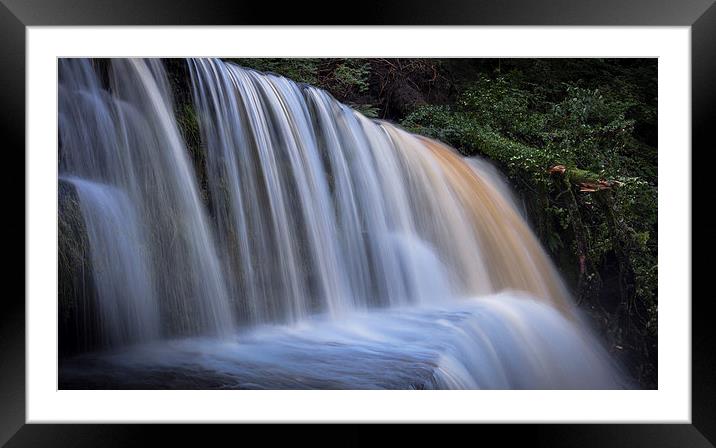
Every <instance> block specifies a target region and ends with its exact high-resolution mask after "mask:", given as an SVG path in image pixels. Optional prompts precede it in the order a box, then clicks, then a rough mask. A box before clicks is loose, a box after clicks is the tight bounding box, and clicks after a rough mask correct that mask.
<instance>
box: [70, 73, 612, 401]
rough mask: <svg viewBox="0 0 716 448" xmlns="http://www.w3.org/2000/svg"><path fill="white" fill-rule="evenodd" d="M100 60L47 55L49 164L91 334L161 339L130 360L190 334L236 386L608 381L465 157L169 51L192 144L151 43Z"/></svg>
mask: <svg viewBox="0 0 716 448" xmlns="http://www.w3.org/2000/svg"><path fill="white" fill-rule="evenodd" d="M102 62H103V63H105V65H104V66H103V67H101V68H102V69H100V67H98V62H97V61H89V60H80V59H61V60H60V72H59V79H60V86H59V88H60V102H59V116H60V119H59V128H60V141H61V157H60V174H61V178H62V179H64V180H66V181H67V182H69V183H71V184H72V185H73V186H74V188H75V189H76V191H77V196H78V199H79V202H80V204H81V212H82V216H83V219H84V222H85V227H86V229H87V233H88V244H89V253H90V255H91V270H92V275H93V278H94V287H95V290H96V291H95V295H96V297H97V299H96V300H97V303H98V310H99V316H98V318H99V319H101V321H102V322H103V324H102V325H101V327H100V330H99V331H101V332H102V333H103V334H102V335H101V339H102V341H104V342H105V345H108V346H110V345H113V346H116V345H120V346H121V345H124V344H127V343H137V342H143V343H148V342H150V341H157V340H164V341H174V342H171V344H174V345H172V347H173V348H172V355H171V356H169V355H167V356H164V357H162V356H157V354H156V353H155V352H153V351H152V350H155V349H156V345H147V346H144V348H142V349H136V350H135V351H133V352H132V353H134V355H133V356H135V358H134V359H135V365H136V362H139V361H137V359H143V360H144V361H143V362H146V363H148V364H151V365H153V366H154V367H157V365H158V364H157V363H160V364H161V362H160V361H158V359H159V358H162V359H165V361H166V360H167V359H169V360H172V361H166V362H170V364H171V365H173V366H174V368H177V366H178V365H183V366H186V365H187V362H188V361H187V360H186V359H184V358H183V357H182V353H184V354H186V355H187V356H193V355H191V354H192V353H197V351H198V352H201V353H204V354H205V357H206V359H207V360H209V359H211V360H212V361H206V362H207V363H209V364H210V365H211V366H210V367H209V366H208V365H207V366H205V367H206V369H209V370H211V371H212V372H214V374H216V375H218V374H219V373H216V372H220V374H221V375H227V376H228V377H230V378H234V379H235V381H237V386H236V387H265V384H264V383H262V381H268V380H266V378H271V380H270V381H273V382H269V383H268V384H269V385H270V386H271V387H275V388H301V387H323V388H325V387H328V388H330V387H336V388H343V387H348V388H351V387H355V388H364V387H365V388H380V387H391V388H392V387H405V386H406V385H408V386H409V387H420V388H426V387H428V388H429V387H438V388H482V387H487V388H507V387H516V388H522V387H537V388H544V387H584V388H589V387H606V388H608V387H618V385H620V384H622V382H621V380H619V376H618V375H617V374H616V373H615V370H614V369H613V367H612V365H611V362H610V361H609V359H608V355H607V354H606V353H605V352H604V351H603V349H601V348H600V347H599V343H598V342H597V341H596V340H595V339H594V338H592V336H590V334H589V331H588V330H587V329H585V328H584V327H585V325H584V323H583V322H582V320H581V318H580V316H579V313H578V312H577V311H576V309H575V307H574V306H573V304H572V302H571V300H570V298H569V294H568V293H567V291H566V289H565V287H564V285H563V283H562V281H561V279H560V278H559V275H558V273H557V272H556V270H555V268H554V266H553V265H552V263H551V261H550V260H549V257H548V256H547V254H546V253H545V251H544V250H543V249H542V247H541V245H540V244H539V242H538V240H537V239H536V238H535V236H534V235H533V233H532V232H531V230H530V229H529V226H528V225H527V223H526V222H525V220H524V218H523V217H522V216H521V215H520V213H519V211H518V209H517V207H516V206H515V204H514V203H513V201H512V197H511V193H510V190H509V188H508V187H507V186H506V184H505V183H504V182H503V181H502V180H501V179H500V178H499V176H498V175H496V174H495V173H494V172H493V171H492V170H491V169H489V168H487V167H486V166H485V164H484V162H481V161H479V160H470V159H466V158H464V157H461V156H460V155H459V154H458V153H457V152H456V151H455V150H454V149H452V148H449V147H447V146H445V145H444V144H442V143H440V142H437V141H434V140H430V139H426V138H423V137H419V136H416V135H412V134H410V133H407V132H405V131H404V130H402V129H400V128H399V127H397V126H395V125H393V124H390V123H388V122H384V121H376V120H370V119H368V118H366V117H364V116H362V115H361V114H360V113H358V112H356V111H354V110H352V109H351V108H349V107H348V106H346V105H343V104H341V103H340V102H338V101H336V100H335V99H334V98H333V97H331V96H330V95H329V94H328V93H327V92H325V91H322V90H320V89H317V88H315V87H312V86H308V85H302V84H298V83H295V82H293V81H291V80H288V79H286V78H283V77H281V76H277V75H274V74H266V73H260V72H257V71H253V70H249V69H245V68H242V67H239V66H237V65H234V64H231V63H227V62H224V61H221V60H219V59H189V60H187V61H186V64H187V66H188V74H189V81H188V82H189V84H190V96H191V107H192V108H193V109H194V111H195V113H196V117H197V120H198V128H199V131H200V135H201V146H200V148H198V149H193V151H199V153H198V154H193V156H194V157H193V159H192V157H190V150H189V148H188V145H187V143H186V142H185V141H184V139H183V137H182V134H181V132H180V129H179V126H178V124H177V118H176V113H177V112H176V111H175V105H174V100H173V97H172V91H171V89H170V84H169V81H168V78H167V74H166V73H165V70H164V68H163V66H162V63H161V61H159V60H156V59H150V60H134V59H113V60H110V61H102ZM104 74H106V76H105V78H106V79H103V78H102V75H104ZM192 160H194V162H195V163H192ZM197 160H199V162H196V161H197ZM199 179H203V181H202V182H200V181H199ZM87 300H89V299H87ZM350 329H356V331H355V332H351V331H350ZM197 336H201V337H212V338H213V337H216V336H219V337H223V338H225V339H224V340H228V341H232V344H238V346H237V345H232V346H231V348H228V346H226V345H217V343H208V342H205V341H204V342H201V343H200V342H199V340H197V339H191V338H194V337H197ZM187 337H189V338H190V339H181V338H187ZM236 338H238V340H237V339H236ZM180 340H181V341H183V342H177V341H180ZM192 341H193V342H192ZM418 341H421V342H418ZM195 344H209V345H200V346H199V347H200V348H197V345H195ZM162 347H164V348H163V349H162V350H165V349H166V345H162ZM219 347H221V350H220V351H217V350H219ZM336 347H339V348H336ZM163 353H165V355H166V352H165V351H163ZM144 356H146V357H144ZM137 357H138V358H137ZM113 359H114V361H112V362H114V363H115V364H113V365H114V367H113V368H117V365H120V366H121V365H122V364H121V363H120V364H116V363H118V362H120V361H118V360H121V359H124V358H121V357H120V358H113ZM311 360H312V361H311ZM330 360H333V363H330V362H329V361H330ZM125 361H126V360H125ZM165 361H162V362H165ZM107 362H109V361H107ZM311 362H315V363H317V364H315V365H318V364H320V365H323V366H324V367H325V369H324V372H323V373H319V372H316V371H315V365H313V364H310V363H311ZM411 362H412V364H411ZM172 363H173V364H172ZM336 363H337V364H340V366H338V365H337V364H336ZM140 364H141V362H140ZM252 365H254V366H257V367H255V368H254V369H253V370H252V368H251V367H250V366H252ZM401 365H402V366H403V367H402V369H403V370H400V369H401V367H399V366H401ZM247 366H248V367H247ZM267 366H271V367H270V368H269V367H267ZM386 366H388V367H389V370H391V371H394V372H395V373H394V374H393V376H391V377H390V378H387V379H384V381H383V382H381V381H382V380H381V381H378V380H375V378H374V376H375V375H376V374H378V373H377V372H375V371H373V372H368V370H369V369H386ZM157 368H158V367H157ZM267 369H268V370H267ZM272 369H273V370H272ZM277 369H278V370H277ZM81 370H82V369H74V370H73V369H71V368H68V369H65V370H64V371H65V372H66V375H67V376H68V377H73V378H78V375H80V376H81V375H86V372H85V373H84V374H82V373H81V372H80V371H81ZM69 372H72V373H69ZM262 372H263V373H262ZM266 372H270V373H266ZM277 372H278V373H277ZM361 372H363V373H361ZM426 372H427V373H426ZM261 374H266V375H267V376H266V378H264V379H263V380H262V379H261ZM133 375H135V376H136V375H139V376H141V374H139V373H137V372H136V371H134V372H133ZM322 375H323V376H325V377H323V376H322ZM331 375H333V376H331ZM361 375H363V376H361ZM401 375H402V376H401ZM411 375H413V376H414V378H412V379H410V378H409V377H410V376H411ZM304 377H305V378H306V380H305V382H303V383H302V382H300V381H299V380H296V381H299V382H298V383H292V382H291V380H290V378H293V379H296V378H304ZM346 378H350V379H352V380H351V381H352V383H351V382H345V383H343V382H342V381H344V380H346ZM367 378H373V380H375V381H373V380H368V379H367ZM85 379H86V380H87V378H86V377H85ZM118 381H119V380H118ZM148 381H149V380H148ZM232 381H233V380H232ZM346 381H347V380H346ZM371 381H372V382H371ZM401 381H402V382H401ZM72 384H74V383H72ZM239 384H240V386H239ZM262 384H264V385H263V386H262Z"/></svg>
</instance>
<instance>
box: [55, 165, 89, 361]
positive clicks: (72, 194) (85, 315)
mask: <svg viewBox="0 0 716 448" xmlns="http://www.w3.org/2000/svg"><path fill="white" fill-rule="evenodd" d="M57 207H58V208H57V210H58V213H57V245H58V246H57V278H58V301H59V302H58V305H59V322H58V325H59V344H60V346H59V350H60V355H68V354H72V353H75V352H77V351H83V350H86V349H90V348H92V347H94V346H95V344H96V342H95V341H93V340H92V334H96V332H94V331H88V328H87V326H88V325H90V326H91V325H92V323H93V322H95V319H93V318H92V316H93V314H94V310H93V305H92V303H93V297H92V294H93V293H92V291H93V290H94V288H93V287H92V275H91V270H90V266H91V263H90V261H89V241H88V239H87V233H86V230H85V226H84V221H83V219H82V212H81V210H80V204H79V199H78V197H77V192H76V191H75V189H74V187H73V186H72V184H70V183H69V182H67V181H65V180H62V179H60V180H59V181H58V185H57Z"/></svg>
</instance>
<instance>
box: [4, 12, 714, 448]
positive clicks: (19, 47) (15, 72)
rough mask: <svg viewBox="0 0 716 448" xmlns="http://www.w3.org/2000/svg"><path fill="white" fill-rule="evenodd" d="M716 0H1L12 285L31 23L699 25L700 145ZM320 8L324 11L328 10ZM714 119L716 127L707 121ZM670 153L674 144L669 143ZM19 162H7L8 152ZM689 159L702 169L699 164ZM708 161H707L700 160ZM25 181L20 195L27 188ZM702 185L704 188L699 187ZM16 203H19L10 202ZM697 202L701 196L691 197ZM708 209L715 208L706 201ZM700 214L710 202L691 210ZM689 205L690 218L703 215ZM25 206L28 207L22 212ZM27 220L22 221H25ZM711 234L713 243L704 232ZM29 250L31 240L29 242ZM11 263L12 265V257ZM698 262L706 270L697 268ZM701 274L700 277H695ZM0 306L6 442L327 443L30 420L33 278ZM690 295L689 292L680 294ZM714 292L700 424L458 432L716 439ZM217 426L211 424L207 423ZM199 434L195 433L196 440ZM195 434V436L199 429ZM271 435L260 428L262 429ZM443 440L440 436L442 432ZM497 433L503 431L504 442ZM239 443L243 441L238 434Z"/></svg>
mask: <svg viewBox="0 0 716 448" xmlns="http://www.w3.org/2000/svg"><path fill="white" fill-rule="evenodd" d="M713 3H714V0H681V1H672V0H632V1H628V2H627V1H623V0H556V1H554V0H553V1H549V0H502V1H493V2H490V3H489V4H488V3H487V2H486V1H479V0H457V1H451V2H447V1H444V2H440V1H435V0H432V1H428V0H412V1H410V0H401V1H396V0H393V1H380V0H361V2H357V3H351V4H346V5H340V7H334V8H322V7H320V6H319V4H318V3H316V4H315V6H314V4H308V5H307V4H305V3H303V2H283V3H279V2H256V1H252V2H248V1H244V0H235V1H215V0H158V1H152V2H148V1H146V0H123V1H117V0H0V36H1V37H2V39H0V61H1V62H0V142H2V143H0V148H3V150H4V151H3V158H4V159H3V161H4V162H5V163H4V164H3V165H4V167H5V170H4V172H3V176H2V177H3V183H4V194H3V199H4V201H5V204H6V205H12V206H13V207H12V211H10V210H11V209H10V207H6V208H5V214H6V215H5V216H6V219H5V225H6V226H7V227H8V228H7V230H6V233H5V235H6V238H5V240H6V241H9V242H11V243H12V244H15V245H16V246H17V247H13V249H15V254H19V253H20V250H21V249H22V253H23V255H22V258H19V259H15V258H14V257H13V258H10V257H9V256H6V257H5V263H6V266H7V268H6V269H5V275H6V282H7V283H6V284H7V285H9V284H11V283H10V282H11V281H12V282H13V283H14V284H16V285H18V286H19V284H20V278H23V279H24V278H25V275H24V273H25V260H26V258H25V239H24V238H23V239H21V238H19V235H25V237H27V236H26V233H25V228H26V224H27V223H26V222H25V213H24V210H25V196H24V192H25V156H24V154H25V32H26V27H28V26H78V25H80V26H82V25H289V24H311V25H323V24H333V25H575V26H585V25H586V26H596V25H608V26H623V25H624V26H690V27H691V33H692V34H691V37H692V41H691V46H692V48H691V51H692V151H691V156H692V157H693V155H695V154H699V159H701V158H702V155H701V154H703V153H705V152H706V151H707V150H708V149H709V146H708V145H709V142H710V140H712V138H711V134H712V132H711V129H710V128H711V127H713V126H712V125H711V124H712V123H713V120H712V119H711V114H710V112H711V108H712V107H713V106H714V105H716V82H715V81H714V80H716V6H714V5H713ZM318 11H321V14H320V15H319V12H318ZM709 125H711V126H709ZM661 150H665V149H663V148H661ZM13 156H14V157H16V158H17V159H16V160H13V159H11V160H8V158H10V157H13ZM692 166H693V167H695V168H698V165H694V164H693V159H692ZM700 169H702V170H703V169H705V168H704V166H702V167H701V168H700ZM707 179H708V178H704V177H703V176H702V177H699V176H696V175H694V176H693V177H692V191H693V195H694V196H697V195H698V196H701V195H704V196H705V195H706V194H707V193H701V192H702V191H705V190H707V186H706V182H707V181H708V180H707ZM21 185H22V189H23V194H22V195H20V194H19V192H18V190H19V189H20V186H21ZM700 187H703V188H700ZM8 201H9V202H10V203H11V204H8ZM693 203H694V201H693V199H692V204H693ZM707 208H708V207H707ZM694 212H696V213H701V214H702V215H703V214H705V213H706V210H704V208H702V209H700V210H694ZM694 212H692V216H691V219H692V222H693V219H694V217H695V213H694ZM21 213H22V215H20V214H21ZM20 216H22V218H20ZM704 241H706V240H704ZM20 246H22V248H21V247H20ZM699 251H700V252H701V251H706V248H705V247H704V246H703V245H701V247H700V248H699ZM5 263H4V264H5ZM692 265H693V267H694V269H702V270H703V269H705V268H706V267H705V266H708V264H705V266H704V264H698V263H696V261H695V259H694V262H693V263H692ZM692 278H693V274H692ZM4 291H5V294H3V300H2V302H0V320H1V322H2V324H1V325H0V445H2V444H5V443H7V446H13V447H14V446H64V445H72V446H108V445H109V446H124V445H127V444H129V443H132V444H133V445H134V444H137V443H141V442H145V443H146V442H151V441H152V440H153V439H154V437H155V436H161V437H162V439H161V440H162V443H163V444H168V443H171V442H170V441H169V439H177V440H182V441H183V442H185V443H186V442H187V441H190V440H203V441H204V443H207V442H208V443H212V441H214V443H219V440H220V439H219V438H220V437H222V436H225V435H227V436H228V437H236V435H231V434H224V433H231V432H234V433H239V432H240V433H241V434H244V435H243V436H242V438H243V440H244V441H245V442H247V443H248V441H249V440H251V439H252V438H254V437H268V436H270V438H271V439H272V440H275V438H276V437H286V438H287V440H304V441H307V442H309V443H312V442H315V441H324V442H325V441H327V440H326V439H325V438H322V437H321V438H319V437H317V431H312V432H311V435H309V434H308V429H305V428H306V427H301V428H297V427H292V428H291V429H290V430H286V431H280V430H279V431H271V430H270V429H268V428H263V429H260V428H259V429H258V430H253V431H251V434H250V435H246V428H242V429H238V430H237V429H235V427H233V426H229V425H222V426H221V427H220V428H217V427H216V426H214V425H202V426H201V427H199V428H197V427H189V426H184V425H171V426H170V427H168V426H166V425H116V424H115V425H86V424H82V425H58V424H52V425H40V424H25V406H26V405H25V280H23V283H22V286H19V287H18V288H17V289H12V290H11V289H8V288H5V289H4ZM677 299H681V300H689V299H690V298H689V297H683V298H677ZM710 301H711V299H710V296H709V295H702V296H700V297H696V299H695V300H693V301H692V396H691V400H692V414H691V415H692V419H691V421H692V423H691V424H668V425H667V424H638V425H634V424H605V425H598V424H550V425H514V427H512V426H511V427H509V428H507V427H504V426H502V425H492V424H491V425H481V426H480V428H473V427H468V428H467V429H466V430H465V427H463V430H462V431H459V433H455V432H454V431H453V430H443V429H438V430H437V431H434V433H440V435H439V437H440V438H441V440H442V441H443V442H445V441H446V434H448V433H449V434H452V435H454V434H459V435H460V436H462V437H463V438H464V437H466V436H468V434H464V433H468V432H469V436H468V437H470V438H471V439H473V440H475V438H476V437H479V439H481V440H485V441H487V440H490V439H492V440H499V441H500V443H501V444H502V443H504V442H508V445H509V443H510V442H514V441H518V440H519V441H522V442H523V443H537V444H540V445H545V446H552V447H556V446H600V447H601V446H613V447H619V446H624V447H627V446H629V447H634V446H654V447H660V446H664V447H667V446H669V447H672V446H673V447H708V446H715V444H716V356H715V355H714V352H715V351H714V346H715V344H714V341H715V336H714V335H715V334H716V330H714V326H713V325H711V322H710V321H711V319H712V318H713V317H712V315H711V313H709V311H710V308H711V307H710ZM210 426H211V427H210ZM426 428H427V427H426V426H412V427H410V428H398V429H397V430H393V429H392V428H382V429H383V430H385V429H388V431H387V435H385V436H382V441H383V442H389V441H391V439H395V440H396V441H397V440H400V441H401V443H402V444H404V445H406V444H407V443H410V442H407V439H415V440H422V441H426V440H429V439H428V437H429V434H427V433H428V431H426ZM337 429H338V430H339V431H340V432H341V433H342V435H341V439H340V444H341V445H345V444H351V445H359V444H360V445H364V444H369V443H373V440H374V438H373V437H372V436H366V435H364V431H363V430H362V429H359V428H356V427H351V428H344V427H341V428H337ZM197 432H198V433H199V435H198V437H200V438H199V439H196V438H194V439H191V438H189V436H192V437H197ZM190 433H191V434H190ZM262 434H263V436H262ZM433 437H435V434H433ZM494 437H497V439H495V438H494ZM237 443H239V442H238V441H237Z"/></svg>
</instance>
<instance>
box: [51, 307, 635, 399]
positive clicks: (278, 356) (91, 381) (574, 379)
mask: <svg viewBox="0 0 716 448" xmlns="http://www.w3.org/2000/svg"><path fill="white" fill-rule="evenodd" d="M545 329H546V330H545ZM622 387H628V384H626V383H625V382H623V380H622V379H620V375H618V373H617V370H616V369H614V368H613V367H612V366H611V365H610V362H609V360H608V355H607V353H606V352H604V351H603V350H602V349H601V348H599V347H598V344H596V343H595V341H594V340H592V339H591V338H590V337H589V336H587V335H585V333H584V332H583V331H582V330H580V329H579V327H578V324H577V322H574V321H570V320H568V319H565V318H564V317H563V316H562V315H560V314H559V313H558V312H556V311H554V309H553V308H551V307H549V306H546V305H544V304H541V303H539V302H538V301H535V300H532V299H530V298H528V297H525V296H521V295H517V294H500V295H497V296H493V297H483V298H477V299H464V300H461V301H455V302H449V303H447V304H443V305H442V306H440V307H409V308H395V309H388V310H382V311H370V312H363V313H360V312H356V313H351V315H350V316H346V317H344V318H330V319H329V318H326V317H325V316H324V317H321V316H318V317H316V318H313V319H310V320H307V321H304V322H302V323H300V324H298V325H290V326H288V325H286V326H279V325H267V326H261V327H258V328H254V329H251V330H248V331H246V332H240V333H238V334H237V335H235V336H234V337H231V338H228V339H210V338H190V339H176V340H171V341H161V342H156V343H150V344H143V345H138V346H134V347H129V348H123V349H120V350H116V351H112V352H103V353H93V354H84V355H81V356H78V357H74V358H71V359H68V360H65V361H63V362H62V363H61V366H60V388H62V389H83V388H103V389H164V388H167V389H207V388H211V389H435V388H439V389H455V388H459V389H552V388H560V389H587V388H609V389H612V388H622Z"/></svg>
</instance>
